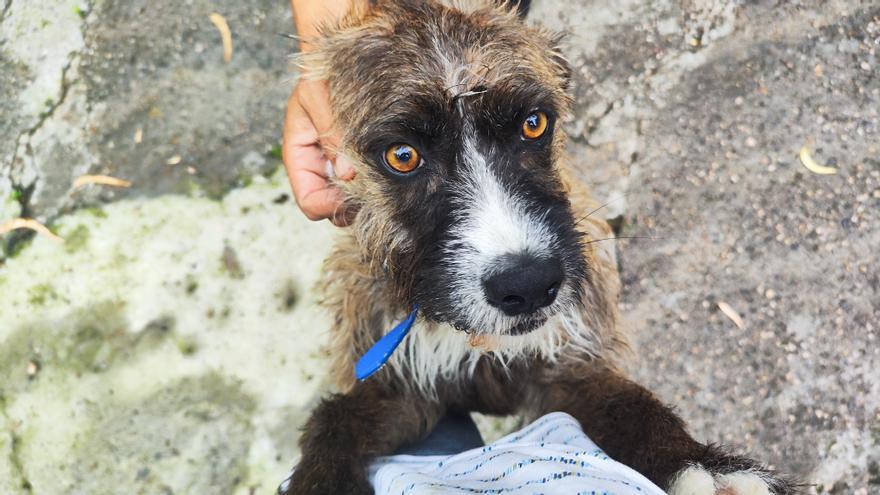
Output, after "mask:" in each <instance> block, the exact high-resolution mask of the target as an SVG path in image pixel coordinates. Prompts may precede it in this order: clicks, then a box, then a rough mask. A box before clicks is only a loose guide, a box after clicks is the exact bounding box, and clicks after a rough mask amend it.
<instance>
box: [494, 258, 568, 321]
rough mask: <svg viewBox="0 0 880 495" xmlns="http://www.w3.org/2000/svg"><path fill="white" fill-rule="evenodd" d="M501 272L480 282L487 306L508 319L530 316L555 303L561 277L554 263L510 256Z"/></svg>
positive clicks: (559, 269)
mask: <svg viewBox="0 0 880 495" xmlns="http://www.w3.org/2000/svg"><path fill="white" fill-rule="evenodd" d="M501 267H502V268H501V270H499V271H497V272H495V273H493V274H492V275H490V276H489V277H487V278H486V279H485V280H483V289H484V291H485V292H486V299H487V300H488V301H489V304H491V305H492V306H495V307H496V308H498V309H500V310H501V311H503V312H504V314H506V315H508V316H516V315H521V314H525V313H531V312H533V311H536V310H538V309H540V308H543V307H545V306H549V305H550V304H552V303H553V301H554V300H556V294H557V293H558V292H559V286H560V285H561V284H562V278H563V276H564V274H563V272H562V263H560V262H559V260H557V259H553V258H549V259H536V258H533V257H531V256H510V257H506V258H505V259H503V260H501Z"/></svg>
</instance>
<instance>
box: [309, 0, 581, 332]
mask: <svg viewBox="0 0 880 495" xmlns="http://www.w3.org/2000/svg"><path fill="white" fill-rule="evenodd" d="M555 44H556V42H555V40H554V39H553V38H552V37H551V36H549V35H547V34H546V33H544V32H542V31H539V30H536V29H534V28H531V27H527V26H525V25H524V24H523V23H521V21H520V20H519V19H518V18H517V17H516V16H515V14H513V13H509V12H505V11H502V10H498V9H497V7H494V6H492V5H491V4H490V5H488V6H486V7H485V8H482V9H476V10H475V11H471V12H462V11H460V10H457V9H452V8H447V7H444V6H442V5H439V4H437V3H434V2H415V1H414V2H399V1H398V2H389V4H388V5H383V4H382V2H380V4H379V6H378V8H377V9H375V10H374V11H372V12H371V13H369V14H367V16H366V17H365V18H361V19H359V20H358V21H357V23H353V24H352V25H351V26H349V27H348V28H346V27H343V28H341V29H340V31H339V32H338V33H335V34H334V35H333V36H331V37H329V38H328V40H327V41H326V42H325V44H324V45H323V47H322V50H321V52H320V53H321V56H323V57H325V58H324V59H323V60H320V61H319V62H315V63H316V64H318V65H320V64H323V67H322V68H321V70H322V71H323V72H324V75H326V76H328V77H329V78H330V81H331V88H330V89H331V95H332V100H333V106H334V110H335V111H336V114H337V119H338V125H339V127H340V129H342V130H343V132H344V133H345V151H346V152H348V153H349V154H352V155H354V158H355V161H356V162H358V163H359V165H360V168H359V169H358V170H357V174H358V175H357V177H356V179H355V180H353V181H351V182H350V183H349V184H347V185H346V186H345V187H346V193H347V194H348V195H349V197H350V198H351V200H352V201H353V202H356V203H358V205H359V206H360V212H359V213H358V217H357V220H356V223H355V226H354V228H355V229H356V231H357V234H358V235H359V237H360V240H361V242H360V244H361V246H362V247H363V248H364V249H366V250H367V251H368V252H367V253H365V254H366V255H367V257H368V258H371V259H378V260H382V262H383V263H384V264H385V269H386V270H387V271H388V272H389V273H390V274H391V275H392V276H393V278H394V280H395V281H396V282H397V284H398V286H399V287H398V289H399V291H398V295H399V297H401V298H402V299H404V301H402V302H403V303H405V304H410V303H417V304H418V305H419V306H420V308H421V312H422V314H423V315H424V316H425V317H427V318H429V319H432V320H435V321H440V322H445V323H450V324H452V325H454V326H455V327H456V328H459V329H463V330H467V331H474V332H479V333H490V334H503V335H511V334H523V333H526V332H530V331H532V330H534V329H536V328H538V327H539V326H541V325H542V324H543V323H544V322H546V321H547V319H548V318H550V317H551V316H553V315H554V314H556V313H557V312H559V311H560V310H562V309H563V308H565V307H566V306H567V305H573V304H580V301H581V299H582V298H581V291H582V289H583V281H584V279H585V277H586V276H587V267H586V262H585V260H584V255H583V253H582V246H581V244H580V238H579V235H578V233H577V232H576V230H575V220H574V217H573V215H572V212H571V208H570V205H569V202H568V199H567V196H566V191H565V190H564V185H563V183H562V181H561V179H560V176H559V169H558V166H557V163H556V162H557V159H558V156H559V155H560V152H561V147H562V143H563V140H564V136H563V135H562V131H561V129H560V126H559V123H560V119H561V118H562V117H563V116H564V115H565V114H566V112H567V111H568V108H569V105H570V101H569V97H568V95H567V92H566V89H567V78H568V69H567V66H566V65H565V63H564V61H563V60H562V58H561V56H560V55H559V54H558V51H557V48H556V46H555Z"/></svg>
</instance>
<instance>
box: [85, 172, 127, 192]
mask: <svg viewBox="0 0 880 495" xmlns="http://www.w3.org/2000/svg"><path fill="white" fill-rule="evenodd" d="M89 184H100V185H102V186H111V187H131V182H129V181H127V180H125V179H117V178H116V177H110V176H109V175H82V176H79V177H77V178H76V180H75V181H73V188H74V189H79V188H80V187H83V186H86V185H89Z"/></svg>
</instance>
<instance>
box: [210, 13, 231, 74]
mask: <svg viewBox="0 0 880 495" xmlns="http://www.w3.org/2000/svg"><path fill="white" fill-rule="evenodd" d="M210 19H211V22H213V23H214V26H216V27H217V30H218V31H220V39H221V40H223V61H224V62H226V63H227V64H228V63H229V62H230V61H231V60H232V32H231V31H229V24H228V23H227V22H226V18H225V17H223V16H222V15H220V14H218V13H216V12H214V13H213V14H211V15H210Z"/></svg>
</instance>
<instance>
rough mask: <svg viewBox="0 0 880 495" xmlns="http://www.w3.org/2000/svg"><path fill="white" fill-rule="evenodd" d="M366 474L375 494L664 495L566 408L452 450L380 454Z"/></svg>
mask: <svg viewBox="0 0 880 495" xmlns="http://www.w3.org/2000/svg"><path fill="white" fill-rule="evenodd" d="M370 475H371V477H370V479H371V480H372V483H373V488H374V489H375V490H376V495H422V494H429V493H431V494H433V493H438V494H439V493H442V494H503V495H535V494H545V495H555V494H560V495H562V494H565V495H606V494H607V495H612V494H613V495H664V492H663V490H661V489H660V488H658V487H657V486H656V485H654V484H653V483H651V482H650V481H648V479H647V478H645V477H644V476H642V475H641V474H639V473H637V472H636V471H634V470H633V469H631V468H629V467H627V466H624V465H623V464H621V463H619V462H617V461H615V460H613V459H611V458H610V457H608V456H607V455H605V453H604V452H602V450H601V449H599V447H597V446H596V444H595V443H593V442H592V440H590V439H589V438H587V436H586V435H585V434H584V432H583V430H581V428H580V425H579V424H578V422H577V421H576V420H575V419H574V418H572V417H571V416H569V415H568V414H565V413H552V414H548V415H546V416H543V417H541V418H540V419H538V420H536V421H535V422H534V423H532V424H530V425H528V426H526V427H525V428H523V429H521V430H519V431H517V432H514V433H511V434H510V435H507V436H506V437H504V438H502V439H500V440H498V441H497V442H495V443H493V444H490V445H487V446H485V447H482V448H479V449H473V450H468V451H465V452H462V453H460V454H456V455H453V456H412V455H396V456H390V457H383V458H380V459H379V460H377V461H376V462H374V463H373V465H372V467H371V469H370Z"/></svg>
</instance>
